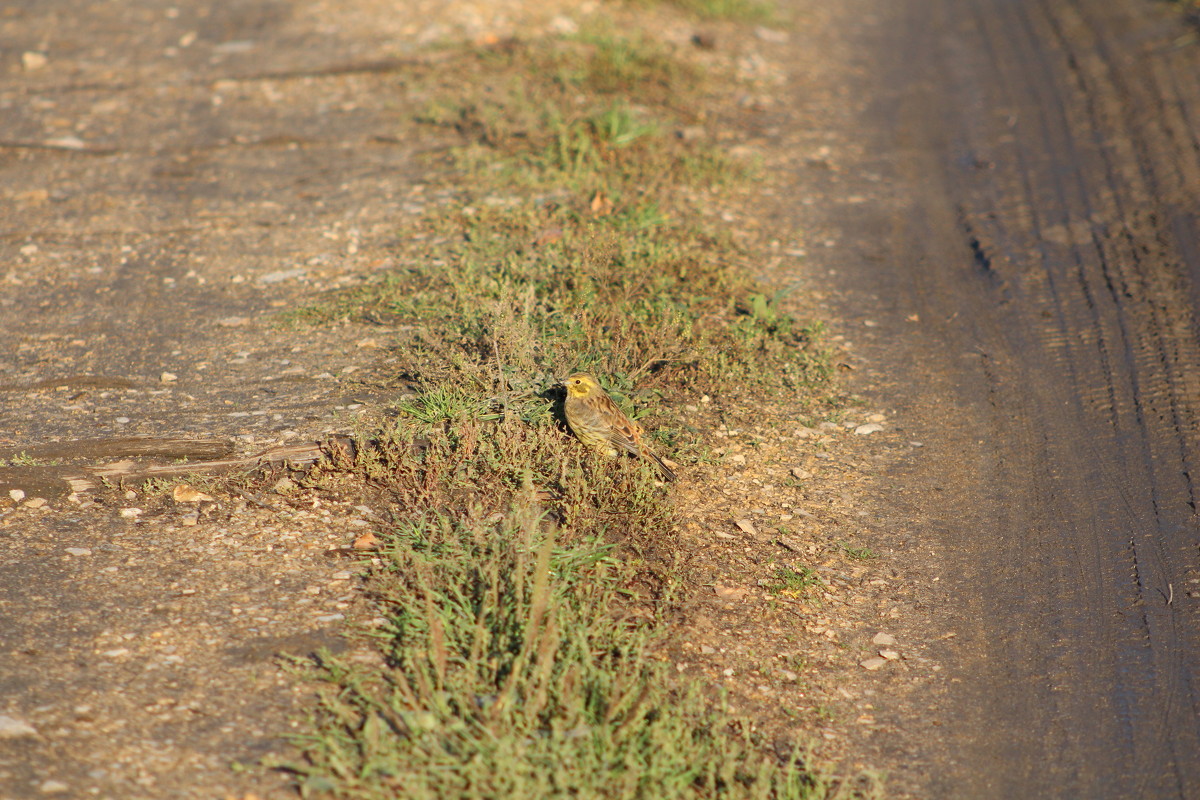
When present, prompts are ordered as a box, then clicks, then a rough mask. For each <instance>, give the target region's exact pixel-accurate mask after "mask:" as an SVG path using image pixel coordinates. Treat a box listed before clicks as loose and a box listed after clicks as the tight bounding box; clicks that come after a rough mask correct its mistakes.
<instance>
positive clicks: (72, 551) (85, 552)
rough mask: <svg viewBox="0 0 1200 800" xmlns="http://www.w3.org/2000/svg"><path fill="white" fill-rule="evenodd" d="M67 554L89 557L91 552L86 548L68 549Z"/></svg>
mask: <svg viewBox="0 0 1200 800" xmlns="http://www.w3.org/2000/svg"><path fill="white" fill-rule="evenodd" d="M67 552H68V553H70V554H71V555H73V556H90V555H91V554H92V551H91V549H90V548H87V547H68V548H67Z"/></svg>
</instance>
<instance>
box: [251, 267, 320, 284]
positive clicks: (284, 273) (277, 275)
mask: <svg viewBox="0 0 1200 800" xmlns="http://www.w3.org/2000/svg"><path fill="white" fill-rule="evenodd" d="M306 272H308V270H306V269H304V268H303V267H297V268H296V269H281V270H279V271H277V272H268V273H267V274H266V275H263V276H261V277H259V279H258V282H259V283H282V282H283V281H286V280H289V279H291V278H300V277H303V276H304V274H305V273H306Z"/></svg>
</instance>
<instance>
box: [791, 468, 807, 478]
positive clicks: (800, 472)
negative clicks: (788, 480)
mask: <svg viewBox="0 0 1200 800" xmlns="http://www.w3.org/2000/svg"><path fill="white" fill-rule="evenodd" d="M791 473H792V477H793V478H795V479H796V480H798V481H806V480H808V479H809V478H811V477H812V473H811V472H809V471H808V470H806V469H800V468H799V467H792V469H791Z"/></svg>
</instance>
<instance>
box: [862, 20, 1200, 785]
mask: <svg viewBox="0 0 1200 800" xmlns="http://www.w3.org/2000/svg"><path fill="white" fill-rule="evenodd" d="M880 13H885V12H880ZM891 15H892V16H891V22H892V23H893V30H896V31H898V32H901V35H898V36H896V37H895V42H894V43H892V45H891V51H890V53H888V52H885V53H882V54H881V55H879V56H878V58H880V59H881V60H882V61H883V63H882V64H881V65H879V66H878V74H881V75H885V76H888V78H887V79H886V80H888V81H890V83H889V84H888V87H889V89H890V91H891V92H892V93H893V94H894V95H895V96H896V97H899V98H900V100H898V101H897V103H896V107H895V108H893V109H892V112H891V113H892V114H894V117H890V118H888V119H887V120H886V123H885V124H884V125H880V126H879V127H880V128H881V129H882V130H885V131H889V132H890V131H898V132H899V136H900V137H902V139H903V141H905V143H906V144H907V145H908V147H907V148H906V150H905V152H904V153H900V154H897V156H896V158H895V163H894V168H895V179H896V180H897V181H898V182H899V183H900V184H901V185H902V186H903V187H904V189H905V190H906V191H911V193H912V194H913V196H914V197H915V201H914V202H913V203H911V204H910V207H909V208H906V209H903V210H900V211H898V212H896V214H897V215H898V216H897V217H896V218H895V219H894V220H893V221H892V223H891V226H890V227H891V230H892V231H893V235H894V236H895V237H896V238H897V241H896V242H895V245H896V251H897V254H898V255H897V258H896V270H897V274H896V275H894V276H891V277H890V278H889V280H891V281H893V282H894V284H895V286H896V287H897V289H898V291H901V292H905V293H906V294H907V300H908V301H909V302H910V303H911V304H913V305H914V306H915V307H918V308H920V310H921V316H922V318H925V317H926V316H928V317H930V318H934V317H938V316H941V317H945V312H946V309H947V308H952V309H955V310H956V314H955V315H953V316H955V317H956V318H957V319H959V320H961V321H960V322H958V323H955V324H950V325H944V326H941V328H940V329H939V330H938V331H937V333H938V335H939V338H941V339H943V341H944V344H945V351H946V353H958V352H962V351H963V350H967V349H972V348H974V349H977V350H978V351H980V352H982V353H983V354H985V358H984V359H983V360H984V362H985V363H983V364H982V365H981V369H980V370H979V372H978V374H971V373H969V372H966V373H964V374H962V375H960V376H959V377H958V379H957V380H956V383H957V384H958V385H959V386H960V387H961V397H960V398H958V401H957V402H958V404H959V405H960V407H962V408H965V409H973V410H974V411H976V412H979V411H984V410H985V409H986V412H985V413H984V415H983V416H982V417H981V418H976V419H974V420H972V421H970V422H967V421H964V422H963V423H962V424H963V425H964V426H968V425H971V424H973V425H974V426H975V427H976V428H983V429H984V430H987V431H988V432H989V435H988V437H987V445H986V446H987V447H988V448H989V449H991V450H992V451H994V458H987V457H986V455H985V454H979V456H980V457H979V459H978V461H977V465H978V466H979V471H978V473H977V474H974V475H964V474H961V473H960V474H959V475H958V476H957V478H954V476H949V477H947V476H946V475H939V476H938V480H940V481H942V482H945V481H946V480H957V486H958V490H959V491H958V494H957V498H958V500H959V502H970V503H979V504H981V506H982V507H983V508H984V509H986V511H985V513H984V514H983V515H982V516H983V517H984V518H986V519H990V521H991V524H990V525H989V526H988V527H987V528H986V529H981V528H979V527H978V523H975V525H976V527H974V528H966V527H964V528H963V529H961V530H957V531H956V530H955V528H954V526H953V525H952V524H951V525H948V526H946V528H945V529H946V530H948V531H950V533H949V534H947V536H948V540H946V541H944V542H943V544H945V546H946V547H947V548H948V549H950V550H952V551H954V552H957V553H958V554H959V555H958V562H957V563H956V564H954V568H953V571H954V572H955V573H956V574H957V575H959V576H960V577H959V579H958V580H957V582H956V584H955V588H956V590H957V593H958V595H959V596H960V597H961V599H962V603H963V612H962V614H961V617H960V621H961V623H962V624H963V626H964V627H965V628H966V629H967V631H968V633H967V635H966V636H964V637H962V641H963V642H964V644H963V645H962V646H961V647H960V649H959V651H958V653H957V657H958V658H959V659H960V671H961V674H962V675H963V678H962V680H963V683H962V686H961V687H960V688H959V689H957V690H955V691H956V693H955V695H954V696H953V697H954V705H955V707H956V710H957V711H958V712H959V713H958V719H956V720H954V721H953V722H952V725H951V726H952V735H950V736H949V737H948V741H951V742H954V744H953V745H951V752H950V755H949V758H948V759H947V761H948V762H949V763H950V764H951V766H950V767H949V768H948V770H947V772H946V774H945V775H944V776H939V777H936V778H930V779H927V781H928V783H929V785H930V786H931V787H932V788H931V789H930V791H929V792H928V795H929V796H947V797H950V796H954V797H962V796H969V797H1008V796H1036V797H1064V798H1077V797H1089V798H1091V797H1114V798H1116V797H1120V798H1127V797H1200V686H1198V683H1200V677H1198V676H1200V673H1198V670H1200V667H1198V666H1197V662H1198V660H1200V659H1198V656H1200V602H1198V601H1197V598H1200V591H1195V592H1192V593H1189V592H1188V591H1186V587H1188V586H1192V587H1194V588H1196V585H1195V584H1190V583H1189V581H1191V580H1195V579H1197V578H1200V572H1198V571H1197V562H1198V560H1200V559H1198V555H1200V524H1198V523H1197V517H1196V495H1197V489H1196V486H1195V479H1194V477H1193V476H1196V475H1200V465H1197V452H1196V448H1197V446H1198V445H1197V434H1198V433H1200V288H1198V284H1200V260H1198V259H1197V253H1200V246H1198V245H1197V242H1198V241H1200V239H1198V238H1197V236H1198V233H1200V224H1198V223H1197V217H1196V213H1195V212H1194V211H1192V209H1200V147H1198V146H1197V136H1196V130H1195V128H1194V127H1189V124H1188V123H1189V122H1190V121H1191V120H1193V119H1194V118H1195V117H1196V116H1197V114H1200V86H1197V85H1196V83H1195V81H1194V80H1188V79H1187V76H1194V75H1196V74H1200V52H1198V50H1197V48H1194V47H1193V48H1191V49H1189V50H1186V51H1185V50H1183V49H1180V48H1175V49H1171V48H1169V47H1164V46H1163V43H1164V42H1169V41H1170V38H1171V33H1172V29H1171V24H1172V23H1171V20H1170V18H1168V17H1166V16H1163V17H1160V18H1158V19H1155V17H1154V11H1153V9H1149V10H1148V9H1147V8H1146V7H1145V6H1144V5H1143V4H1141V3H1139V2H1137V1H1136V0H1066V2H1050V1H1049V0H927V1H926V2H921V0H909V2H907V3H905V4H903V5H902V6H900V7H898V8H895V9H894V10H892V11H891ZM914 54H917V55H916V57H914ZM876 124H877V125H878V123H876ZM888 146H889V142H888V141H886V140H885V141H881V142H880V143H879V148H880V149H886V148H887V147H888ZM980 165H983V166H982V167H980ZM930 273H932V274H930ZM942 356H943V360H944V361H946V363H954V359H952V358H945V354H944V353H943V354H942ZM918 391H919V388H918ZM947 469H948V468H947ZM931 499H933V498H932V497H931ZM941 502H943V503H944V502H945V501H941ZM955 512H956V509H955V508H954V507H953V506H950V505H946V506H944V507H941V508H935V509H933V510H932V511H931V515H932V516H933V517H935V518H941V519H943V520H952V519H954V515H955ZM1193 593H1194V594H1195V595H1196V597H1193V596H1192V594H1193Z"/></svg>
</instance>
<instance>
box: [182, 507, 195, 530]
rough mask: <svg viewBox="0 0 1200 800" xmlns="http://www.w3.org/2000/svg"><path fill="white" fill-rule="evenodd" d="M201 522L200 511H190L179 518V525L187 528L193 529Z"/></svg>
mask: <svg viewBox="0 0 1200 800" xmlns="http://www.w3.org/2000/svg"><path fill="white" fill-rule="evenodd" d="M199 521H200V512H199V511H189V512H188V513H186V514H184V515H183V516H181V517H180V518H179V524H180V525H182V526H183V527H185V528H191V527H194V526H195V525H196V523H198V522H199Z"/></svg>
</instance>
